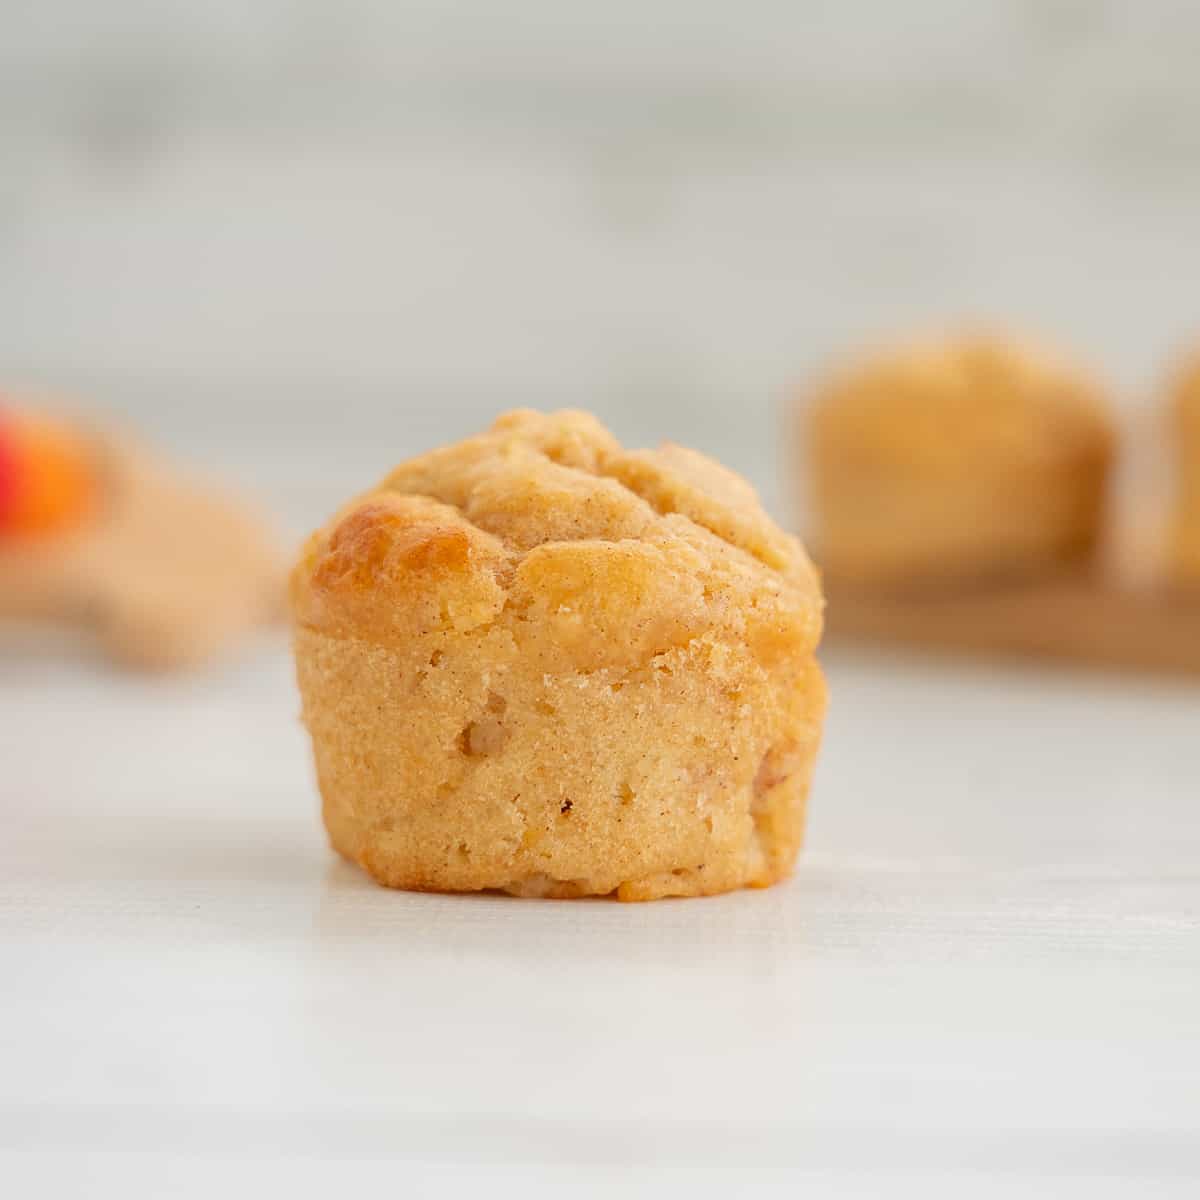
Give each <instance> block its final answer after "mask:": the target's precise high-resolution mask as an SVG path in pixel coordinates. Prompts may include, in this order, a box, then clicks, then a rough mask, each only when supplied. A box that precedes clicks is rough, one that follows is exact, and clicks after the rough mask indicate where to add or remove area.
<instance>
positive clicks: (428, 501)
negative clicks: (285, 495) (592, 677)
mask: <svg viewBox="0 0 1200 1200" xmlns="http://www.w3.org/2000/svg"><path fill="white" fill-rule="evenodd" d="M292 599H293V609H294V613H295V616H296V619H297V621H298V622H299V623H301V624H302V625H305V626H308V627H310V628H315V629H320V630H322V631H325V632H329V633H332V634H335V635H339V636H353V637H362V638H366V639H370V640H375V641H380V642H396V641H402V640H404V639H406V638H411V637H413V636H421V635H426V634H428V633H430V632H431V631H435V630H445V631H452V632H456V633H465V632H468V631H471V630H476V629H479V628H481V627H486V626H490V625H493V624H495V623H497V622H502V623H511V624H514V625H515V624H519V623H525V624H528V623H530V622H532V623H534V624H536V625H537V627H538V628H539V629H541V630H543V631H548V632H549V634H550V637H549V639H548V640H549V643H550V644H552V645H553V646H554V647H556V651H555V652H556V653H559V654H560V657H561V658H562V660H563V661H562V662H561V663H557V662H556V663H548V669H558V666H560V665H561V666H562V669H576V670H579V669H583V670H586V669H593V668H598V667H602V666H617V665H629V664H632V663H634V662H637V661H642V660H645V659H646V658H648V657H650V656H653V655H654V654H655V653H658V652H660V651H661V650H664V649H669V648H671V647H672V646H677V645H681V644H684V643H686V642H687V641H689V640H690V639H692V638H694V637H697V636H700V635H701V634H703V633H706V632H716V633H718V634H720V635H721V636H722V639H723V640H730V639H740V640H742V641H745V642H746V643H747V644H748V645H749V646H750V648H751V652H752V653H753V654H754V655H755V657H756V658H758V659H759V660H760V661H761V662H762V663H763V664H764V666H770V665H771V664H772V663H773V662H776V661H778V660H779V659H781V658H782V657H786V656H790V655H792V654H796V653H805V652H808V651H811V650H812V648H813V647H814V646H815V645H816V643H817V640H818V638H819V636H820V631H821V606H822V601H821V594H820V586H819V583H818V581H817V577H816V573H815V571H814V569H813V567H812V564H811V563H810V562H809V559H808V556H807V555H806V554H805V552H804V549H803V547H802V546H801V545H800V543H799V542H798V541H797V540H796V539H795V538H793V537H791V536H789V535H788V534H786V533H784V532H783V531H782V530H780V529H779V528H778V526H776V525H775V523H774V522H773V521H772V520H771V519H770V517H768V516H767V514H766V513H765V512H764V511H763V509H762V507H761V505H760V504H759V501H758V498H757V496H756V495H755V492H754V490H753V489H752V488H751V487H750V485H749V484H747V483H746V482H745V480H743V479H741V478H740V477H739V476H737V475H736V474H734V473H733V472H731V471H728V470H726V469H725V468H724V467H722V466H720V465H719V464H718V463H716V462H713V461H712V460H711V459H709V458H706V457H705V456H704V455H702V454H698V453H696V452H695V451H692V450H687V449H685V448H684V447H681V446H675V445H666V446H664V447H662V448H661V449H659V450H653V451H650V450H633V451H629V450H625V449H623V448H622V447H621V445H620V444H619V443H618V442H617V441H616V440H615V439H614V438H613V437H612V435H611V434H610V433H609V432H608V431H607V430H606V429H605V428H604V427H603V426H602V425H601V424H600V423H599V422H598V421H597V420H596V419H595V418H594V417H592V416H590V415H589V414H587V413H583V412H572V411H564V412H557V413H552V414H543V413H537V412H531V411H526V410H518V411H515V412H510V413H506V414H504V415H503V416H501V417H500V418H499V419H498V420H497V421H496V422H495V424H494V425H493V426H492V428H491V429H490V430H488V431H487V432H486V433H483V434H480V435H478V436H476V437H471V438H467V439H466V440H465V441H462V442H458V443H456V444H454V445H451V446H446V447H443V448H441V449H438V450H433V451H431V452H430V453H428V454H424V455H421V456H420V457H418V458H415V459H412V460H410V461H408V462H406V463H403V464H402V465H401V466H399V467H397V468H396V469H395V470H394V471H392V472H391V474H390V475H388V476H387V478H386V479H384V480H383V482H382V483H381V484H379V486H378V487H376V488H374V489H373V490H372V491H370V492H368V493H366V494H365V495H363V496H361V497H359V498H358V499H356V500H354V501H353V502H352V503H350V504H349V505H348V506H346V507H345V508H344V509H343V510H342V511H341V512H340V513H338V514H337V515H336V516H335V517H334V519H333V520H332V521H331V522H330V523H329V524H328V525H327V526H326V527H325V528H323V529H322V530H320V531H318V532H317V533H316V534H314V535H313V536H312V537H311V538H310V539H309V541H308V544H307V545H306V547H305V549H304V552H303V555H302V557H301V561H300V562H299V564H298V565H297V567H296V570H295V571H294V573H293V579H292ZM546 641H547V639H546V638H542V639H540V642H541V643H545V642H546Z"/></svg>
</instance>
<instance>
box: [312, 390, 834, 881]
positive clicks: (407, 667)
mask: <svg viewBox="0 0 1200 1200" xmlns="http://www.w3.org/2000/svg"><path fill="white" fill-rule="evenodd" d="M292 607H293V613H294V618H295V651H296V663H297V674H298V680H299V685H300V691H301V696H302V700H303V715H304V721H305V724H306V725H307V727H308V729H309V732H310V734H311V736H312V742H313V750H314V757H315V761H316V769H317V778H318V783H319V786H320V790H321V794H322V798H323V813H324V819H325V824H326V828H327V829H328V832H329V836H330V839H331V841H332V843H333V845H334V847H335V848H336V849H337V850H338V851H340V852H341V853H342V854H343V855H344V856H345V857H347V858H348V859H350V860H351V861H353V862H356V863H359V864H360V865H361V866H363V867H364V868H365V869H366V870H367V871H368V872H369V873H370V874H371V875H372V876H373V877H374V878H375V879H376V880H378V881H379V882H380V883H383V884H386V885H388V886H390V887H398V888H409V889H419V890H433V891H475V890H481V889H500V890H504V891H508V892H512V893H514V894H518V895H535V896H557V897H570V896H585V895H608V894H612V893H615V894H616V895H617V896H618V897H619V898H620V899H623V900H650V899H656V898H659V897H663V896H690V895H702V894H707V893H714V892H723V891H728V890H730V889H732V888H737V887H742V886H747V885H749V886H766V885H768V884H771V883H774V882H775V881H776V880H778V879H780V878H782V877H783V876H785V875H786V874H787V873H788V872H789V871H790V869H791V867H792V865H793V863H794V861H795V857H796V854H797V852H798V850H799V848H800V841H801V834H802V829H803V819H804V805H805V800H806V797H807V793H808V786H809V779H810V776H811V772H812V767H813V763H814V760H815V757H816V752H817V746H818V742H819V738H820V730H821V723H822V719H823V716H824V708H825V685H824V680H823V678H822V675H821V672H820V669H819V667H818V665H817V662H816V659H815V657H814V651H815V649H816V646H817V642H818V640H819V637H820V633H821V620H822V617H821V608H822V600H821V593H820V587H819V584H818V581H817V578H816V575H815V572H814V570H813V568H812V565H811V564H810V562H809V560H808V558H807V556H806V555H805V553H804V550H803V548H802V547H801V546H800V544H799V543H798V542H797V541H796V540H795V539H794V538H792V537H790V536H788V535H787V534H785V533H783V532H782V531H781V530H780V529H779V528H778V527H777V526H776V525H775V524H774V523H773V522H772V521H771V520H770V518H769V517H767V515H766V514H765V513H764V512H763V510H762V508H761V507H760V506H759V503H758V500H757V497H756V496H755V494H754V491H753V489H751V488H750V486H749V485H748V484H747V483H745V481H744V480H742V479H741V478H739V477H738V476H736V475H734V474H733V473H732V472H730V471H727V470H725V469H724V468H723V467H721V466H719V465H718V464H717V463H715V462H713V461H711V460H710V459H707V458H705V457H704V456H703V455H700V454H697V453H695V452H693V451H690V450H686V449H684V448H682V447H678V446H665V447H664V448H662V449H660V450H657V451H626V450H624V449H622V447H621V446H620V445H619V444H618V443H617V442H616V441H615V440H614V439H613V438H612V436H611V435H610V434H609V433H608V432H607V431H606V430H605V429H604V428H603V427H602V426H601V425H600V424H599V423H598V422H597V421H596V420H595V419H594V418H592V417H591V416H589V415H587V414H585V413H578V412H561V413H555V414H550V415H543V414H539V413H534V412H524V411H521V412H512V413H508V414H506V415H504V416H502V417H500V418H499V420H497V421H496V423H495V425H494V426H493V427H492V429H491V430H490V431H488V432H487V433H484V434H482V435H480V436H478V437H473V438H468V439H467V440H466V441H464V442H461V443H458V444H456V445H452V446H448V447H445V448H443V449H440V450H435V451H433V452H431V453H429V454H426V455H423V456H422V457H420V458H416V459H414V460H412V461H410V462H407V463H405V464H403V465H401V466H400V467H397V468H396V470H394V471H393V472H392V473H391V474H390V475H389V476H388V477H387V478H386V479H385V480H384V481H383V483H382V484H380V485H379V487H377V488H376V489H374V490H373V491H371V492H369V493H367V494H366V495H364V496H362V497H360V498H359V499H357V500H355V501H353V502H352V503H350V504H349V505H348V506H346V507H345V508H344V509H343V510H342V511H341V512H340V513H339V514H337V515H336V516H335V517H334V518H333V520H332V521H331V522H330V523H329V524H328V525H327V526H326V527H325V528H324V529H322V530H320V531H318V532H317V533H316V534H314V535H313V536H312V537H311V538H310V539H309V541H308V544H307V546H306V547H305V549H304V552H303V554H302V556H301V560H300V562H299V563H298V564H297V566H296V568H295V570H294V572H293V576H292Z"/></svg>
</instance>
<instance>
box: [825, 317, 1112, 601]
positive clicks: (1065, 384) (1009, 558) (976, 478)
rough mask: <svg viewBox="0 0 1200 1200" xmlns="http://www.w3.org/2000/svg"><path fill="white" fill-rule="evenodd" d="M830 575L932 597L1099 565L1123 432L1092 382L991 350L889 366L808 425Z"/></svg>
mask: <svg viewBox="0 0 1200 1200" xmlns="http://www.w3.org/2000/svg"><path fill="white" fill-rule="evenodd" d="M806 433H807V455H808V463H809V471H808V478H809V480H810V486H811V502H812V506H813V510H814V516H815V540H816V543H817V545H816V549H815V553H816V554H817V558H818V561H819V562H820V564H821V567H822V568H823V569H826V570H828V571H829V572H830V573H831V575H836V576H838V577H844V578H846V579H848V580H852V581H853V580H862V581H867V580H871V581H877V580H883V581H894V582H904V581H910V580H912V581H919V580H924V579H945V578H970V577H974V576H984V575H1003V574H1008V573H1021V572H1028V571H1032V570H1037V569H1041V568H1044V567H1046V566H1049V565H1053V564H1055V563H1061V562H1066V561H1070V560H1076V559H1079V558H1082V557H1086V556H1087V555H1088V554H1089V553H1090V552H1091V551H1092V550H1093V548H1094V546H1095V544H1096V542H1097V539H1098V537H1099V534H1100V530H1101V521H1102V517H1103V510H1104V500H1105V494H1106V487H1107V480H1108V475H1109V469H1110V466H1111V463H1112V459H1113V446H1114V432H1113V425H1112V421H1111V418H1110V416H1109V412H1108V408H1107V404H1106V402H1105V400H1104V398H1103V396H1102V395H1101V393H1100V391H1099V389H1098V388H1097V387H1096V385H1095V384H1094V383H1093V382H1092V381H1091V380H1090V379H1089V378H1088V377H1087V376H1086V375H1085V374H1083V373H1082V372H1081V371H1079V370H1077V369H1076V368H1074V367H1072V366H1069V365H1067V364H1064V363H1061V362H1057V361H1055V360H1053V359H1051V358H1050V357H1048V356H1045V355H1041V354H1038V353H1035V352H1033V351H1031V350H1030V349H1028V348H1027V347H1025V346H1023V345H1019V344H1017V343H1015V342H1008V341H1003V340H999V339H995V338H990V337H983V336H978V335H971V336H960V337H957V338H951V339H947V340H943V341H936V342H921V343H914V344H912V345H909V346H906V347H903V348H900V349H897V350H893V351H890V352H885V353H880V354H876V355H875V356H873V357H871V358H868V359H866V360H865V361H863V362H861V363H859V364H858V365H856V366H854V367H852V368H851V369H849V370H847V371H844V372H843V373H841V374H840V375H838V376H836V377H835V378H833V379H831V380H829V381H828V382H827V383H826V385H825V386H824V387H823V388H822V390H821V391H820V392H819V394H818V395H817V397H816V399H815V402H814V403H813V406H812V408H811V410H810V412H809V414H808V422H807V430H806Z"/></svg>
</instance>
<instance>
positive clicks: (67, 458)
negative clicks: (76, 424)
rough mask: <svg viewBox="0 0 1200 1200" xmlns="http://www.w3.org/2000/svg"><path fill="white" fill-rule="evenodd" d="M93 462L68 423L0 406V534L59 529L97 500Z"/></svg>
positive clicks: (78, 518)
mask: <svg viewBox="0 0 1200 1200" xmlns="http://www.w3.org/2000/svg"><path fill="white" fill-rule="evenodd" d="M97 490H98V489H97V480H96V471H95V463H94V461H93V456H92V453H91V451H90V448H89V446H88V444H87V442H86V440H85V439H84V438H83V437H81V436H80V435H79V434H78V433H76V432H75V431H74V430H73V429H72V428H71V427H70V426H69V425H66V424H63V423H61V422H59V421H55V420H52V419H51V418H48V417H42V416H35V415H34V414H32V413H26V412H20V413H18V412H13V411H11V410H7V409H0V535H2V536H38V535H43V534H52V533H60V532H63V531H65V530H68V529H71V528H73V527H75V526H77V525H79V524H81V523H82V522H83V521H85V520H86V519H87V517H88V516H89V515H90V513H91V512H92V511H93V509H94V507H95V504H96V501H97Z"/></svg>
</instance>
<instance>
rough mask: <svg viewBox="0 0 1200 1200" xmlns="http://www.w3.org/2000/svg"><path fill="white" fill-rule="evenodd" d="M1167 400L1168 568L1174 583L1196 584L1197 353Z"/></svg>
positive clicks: (1199, 496) (1199, 504)
mask: <svg viewBox="0 0 1200 1200" xmlns="http://www.w3.org/2000/svg"><path fill="white" fill-rule="evenodd" d="M1171 400H1172V403H1171V423H1172V430H1171V433H1172V437H1171V441H1172V444H1173V450H1174V454H1175V461H1176V464H1177V466H1176V478H1177V484H1176V489H1177V491H1176V502H1175V513H1174V519H1173V522H1172V530H1171V571H1172V575H1173V576H1174V578H1175V580H1176V581H1177V582H1179V583H1181V584H1184V585H1186V586H1188V587H1200V354H1197V355H1195V356H1194V357H1193V358H1192V359H1191V360H1190V361H1189V362H1188V363H1187V364H1186V365H1185V366H1184V368H1183V370H1182V371H1180V373H1179V376H1178V379H1177V381H1176V384H1175V388H1174V391H1173V394H1172V398H1171Z"/></svg>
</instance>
